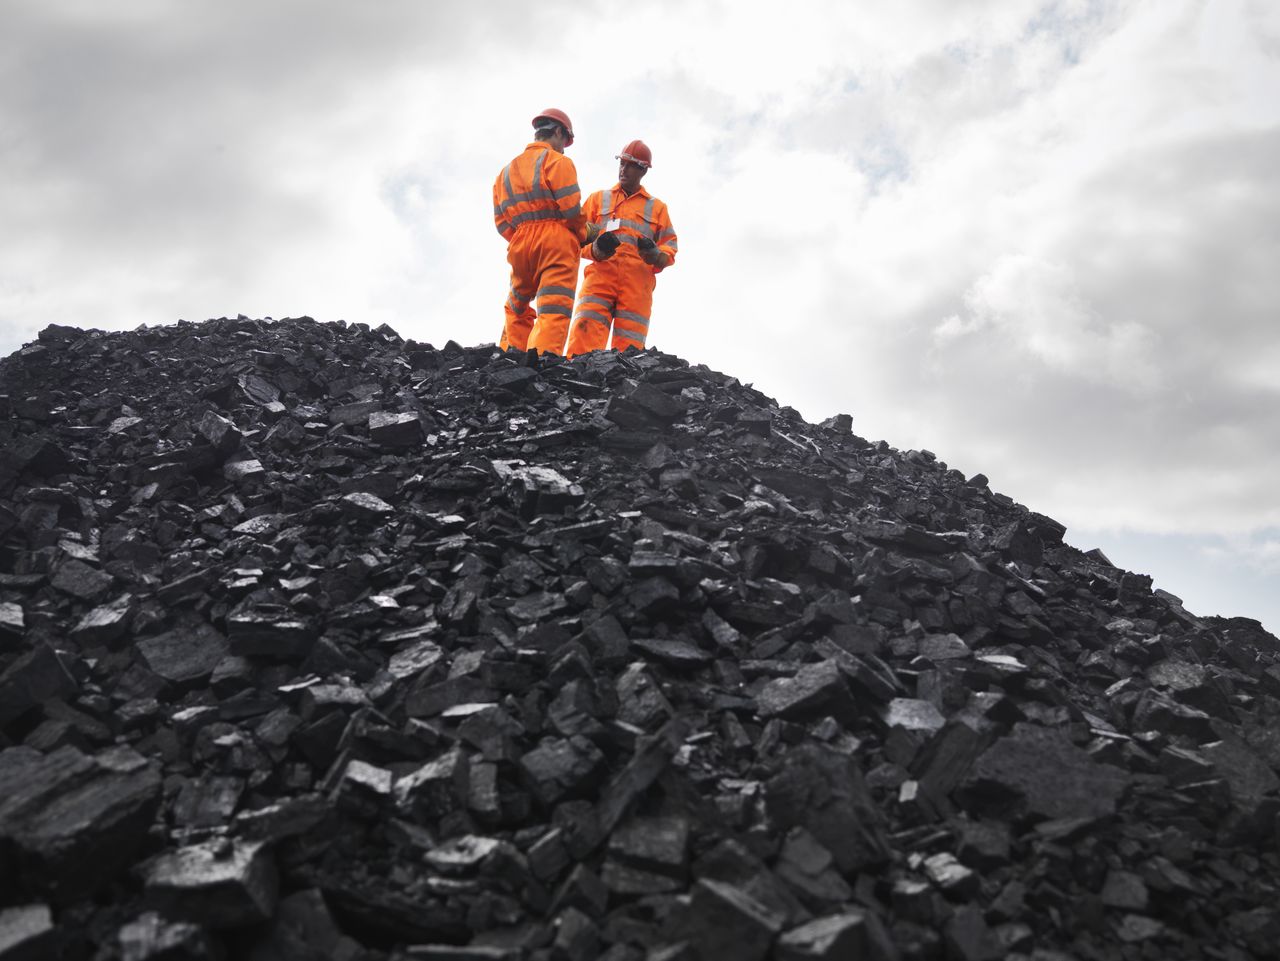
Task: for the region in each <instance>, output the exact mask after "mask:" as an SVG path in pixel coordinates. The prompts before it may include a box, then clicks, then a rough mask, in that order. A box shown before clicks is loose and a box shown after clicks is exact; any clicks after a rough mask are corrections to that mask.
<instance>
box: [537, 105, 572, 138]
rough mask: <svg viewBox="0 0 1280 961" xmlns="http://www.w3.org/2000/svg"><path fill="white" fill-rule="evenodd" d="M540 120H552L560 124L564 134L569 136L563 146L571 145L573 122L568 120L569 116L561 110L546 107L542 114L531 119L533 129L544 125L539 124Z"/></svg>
mask: <svg viewBox="0 0 1280 961" xmlns="http://www.w3.org/2000/svg"><path fill="white" fill-rule="evenodd" d="M540 120H554V121H555V122H556V123H558V124H560V126H562V127H564V130H565V133H567V134H568V135H569V141H568V143H566V144H565V146H566V147H567V146H569V144H571V143H573V121H571V120H570V119H569V115H568V114H567V113H565V112H564V111H563V110H557V109H556V108H555V107H548V108H547V109H546V110H544V111H542V113H540V114H538V115H537V116H536V117H534V118H533V126H534V128H535V129H536V128H538V127H541V126H544V124H541V123H539V121H540Z"/></svg>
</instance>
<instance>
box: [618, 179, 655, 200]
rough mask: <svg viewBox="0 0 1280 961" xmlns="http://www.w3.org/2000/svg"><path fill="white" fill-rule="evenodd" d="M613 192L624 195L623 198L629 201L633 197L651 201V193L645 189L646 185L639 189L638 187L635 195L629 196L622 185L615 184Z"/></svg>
mask: <svg viewBox="0 0 1280 961" xmlns="http://www.w3.org/2000/svg"><path fill="white" fill-rule="evenodd" d="M613 190H614V192H615V193H620V194H622V196H623V197H625V198H627V199H628V200H630V199H631V198H632V197H644V198H645V199H646V200H648V199H649V191H647V190H645V189H644V184H641V185H640V186H639V187H637V188H636V192H635V193H633V194H629V193H627V192H626V191H625V190H623V189H622V184H620V183H617V184H614V185H613Z"/></svg>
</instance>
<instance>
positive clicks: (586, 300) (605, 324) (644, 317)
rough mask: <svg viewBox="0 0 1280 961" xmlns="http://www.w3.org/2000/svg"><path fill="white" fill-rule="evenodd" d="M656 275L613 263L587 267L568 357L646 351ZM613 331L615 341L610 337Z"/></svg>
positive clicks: (592, 264)
mask: <svg viewBox="0 0 1280 961" xmlns="http://www.w3.org/2000/svg"><path fill="white" fill-rule="evenodd" d="M653 287H654V276H653V273H652V272H651V271H650V270H649V269H648V268H647V267H645V268H644V269H643V270H639V269H637V268H636V265H635V264H626V263H622V264H617V263H614V262H613V261H612V260H607V261H605V262H604V263H591V264H588V265H587V270H586V275H585V276H584V277H583V279H582V293H581V294H580V295H579V297H578V306H577V309H576V310H575V311H574V314H573V327H572V328H570V330H569V346H568V348H567V349H566V350H565V354H566V355H567V356H569V357H574V356H577V355H578V354H583V353H586V352H587V351H589V350H604V348H605V347H612V348H613V349H614V350H626V349H627V348H628V347H635V348H636V349H637V350H644V345H645V338H646V337H648V334H649V311H650V310H651V308H652V306H653ZM611 327H612V329H613V336H612V339H611V338H610V336H609V331H610V328H611Z"/></svg>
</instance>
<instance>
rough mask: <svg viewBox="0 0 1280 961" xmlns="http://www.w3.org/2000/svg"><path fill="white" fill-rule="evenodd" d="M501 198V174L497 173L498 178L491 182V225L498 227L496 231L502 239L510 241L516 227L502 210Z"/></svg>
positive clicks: (502, 197)
mask: <svg viewBox="0 0 1280 961" xmlns="http://www.w3.org/2000/svg"><path fill="white" fill-rule="evenodd" d="M503 199H504V196H503V190H502V175H501V174H499V175H498V179H497V180H495V181H494V183H493V225H494V226H495V227H497V228H498V233H500V234H502V239H503V240H506V241H510V240H511V235H512V234H514V233H515V232H516V229H515V228H514V227H512V226H511V221H510V220H509V219H508V218H507V214H506V212H505V211H504V210H503V207H502V201H503Z"/></svg>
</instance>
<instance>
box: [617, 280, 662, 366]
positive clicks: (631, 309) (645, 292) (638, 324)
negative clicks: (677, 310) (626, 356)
mask: <svg viewBox="0 0 1280 961" xmlns="http://www.w3.org/2000/svg"><path fill="white" fill-rule="evenodd" d="M653 287H654V276H653V273H652V272H651V271H649V270H648V269H647V268H646V269H644V270H643V271H639V270H631V271H628V272H627V273H626V275H625V276H624V277H623V282H622V283H621V284H620V285H619V289H618V303H617V306H616V307H615V308H614V311H613V340H612V342H611V343H610V345H609V346H611V347H612V348H613V349H614V350H626V349H627V348H628V347H634V348H635V349H636V350H644V347H645V341H646V338H648V336H649V311H650V310H652V309H653Z"/></svg>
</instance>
